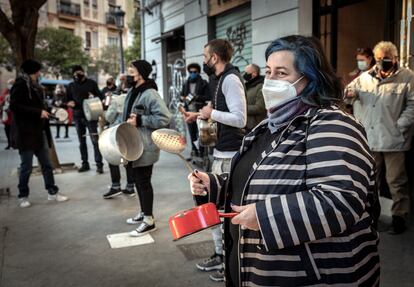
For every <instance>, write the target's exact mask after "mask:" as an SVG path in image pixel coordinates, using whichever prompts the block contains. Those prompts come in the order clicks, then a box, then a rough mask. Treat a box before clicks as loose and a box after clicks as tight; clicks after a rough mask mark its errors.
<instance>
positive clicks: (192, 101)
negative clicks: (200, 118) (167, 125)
mask: <svg viewBox="0 0 414 287" xmlns="http://www.w3.org/2000/svg"><path fill="white" fill-rule="evenodd" d="M187 71H188V73H189V77H188V79H187V81H186V82H185V83H184V85H183V89H182V91H181V100H182V101H183V102H184V104H185V109H186V111H188V112H198V111H199V110H200V109H201V108H203V107H204V106H205V105H206V103H207V101H210V100H211V96H210V92H209V86H208V83H207V81H206V80H204V79H203V78H201V76H200V71H201V67H200V65H199V64H197V63H191V64H189V65H188V66H187ZM187 124H188V131H189V132H190V137H191V147H192V151H191V154H192V156H202V155H203V149H202V147H201V146H200V149H198V148H197V146H196V145H195V144H194V142H195V141H197V138H198V128H197V123H196V122H191V123H187Z"/></svg>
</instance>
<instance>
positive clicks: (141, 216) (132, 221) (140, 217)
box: [126, 212, 144, 225]
mask: <svg viewBox="0 0 414 287" xmlns="http://www.w3.org/2000/svg"><path fill="white" fill-rule="evenodd" d="M143 220H144V213H143V212H138V214H137V215H136V216H135V217H132V218H128V219H127V220H126V223H127V224H131V225H134V224H139V223H141V222H142V221H143Z"/></svg>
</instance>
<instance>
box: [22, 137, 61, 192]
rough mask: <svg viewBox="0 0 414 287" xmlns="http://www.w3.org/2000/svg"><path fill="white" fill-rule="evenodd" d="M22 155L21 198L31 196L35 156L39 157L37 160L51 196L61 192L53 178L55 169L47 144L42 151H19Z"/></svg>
mask: <svg viewBox="0 0 414 287" xmlns="http://www.w3.org/2000/svg"><path fill="white" fill-rule="evenodd" d="M19 154H20V160H21V163H20V175H19V185H18V188H19V198H22V197H28V196H29V178H30V174H31V173H32V167H33V155H35V156H36V157H37V160H38V162H39V164H40V166H41V167H42V175H43V180H44V182H45V188H46V189H47V191H48V192H49V194H51V195H53V194H56V193H57V192H58V191H59V188H58V187H57V186H56V185H55V178H54V176H53V167H52V164H51V163H50V159H49V148H48V147H47V144H45V146H44V147H43V148H41V149H40V150H36V151H33V150H22V151H21V150H19Z"/></svg>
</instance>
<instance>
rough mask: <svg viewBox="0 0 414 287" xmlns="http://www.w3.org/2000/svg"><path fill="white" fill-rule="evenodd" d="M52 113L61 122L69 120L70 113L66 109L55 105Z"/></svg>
mask: <svg viewBox="0 0 414 287" xmlns="http://www.w3.org/2000/svg"><path fill="white" fill-rule="evenodd" d="M51 113H52V115H54V116H55V118H56V121H58V122H59V123H65V124H66V123H67V122H68V118H69V114H68V112H67V111H66V110H65V109H63V108H57V107H53V108H52V110H51Z"/></svg>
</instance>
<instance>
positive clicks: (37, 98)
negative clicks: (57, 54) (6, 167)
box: [10, 59, 68, 208]
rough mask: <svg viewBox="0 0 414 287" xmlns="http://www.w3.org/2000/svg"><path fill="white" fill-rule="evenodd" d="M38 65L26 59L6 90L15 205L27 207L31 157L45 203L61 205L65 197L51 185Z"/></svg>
mask: <svg viewBox="0 0 414 287" xmlns="http://www.w3.org/2000/svg"><path fill="white" fill-rule="evenodd" d="M41 68H42V65H41V64H40V63H39V62H37V61H35V60H31V59H29V60H26V61H24V62H23V64H22V65H21V67H20V75H19V77H17V79H16V81H15V83H14V85H13V87H12V88H11V91H10V109H11V110H12V112H13V117H14V118H13V122H12V127H11V137H12V145H13V147H14V148H16V149H18V150H19V155H20V160H21V162H20V174H19V185H18V189H19V195H18V197H19V205H20V207H22V208H25V207H29V206H30V205H31V203H30V201H29V191H30V190H29V185H28V184H29V178H30V175H31V173H32V167H33V155H35V156H36V157H37V160H38V162H39V163H40V165H41V167H42V175H43V179H44V182H45V187H46V190H47V191H48V193H49V194H48V200H49V201H57V202H62V201H66V200H68V198H67V197H66V196H64V195H62V194H60V193H59V188H58V187H57V186H56V184H55V179H54V176H53V167H52V164H51V162H50V158H49V148H50V147H51V145H52V137H51V133H50V127H49V113H48V112H47V110H46V109H47V107H46V106H45V104H44V97H43V90H42V88H41V87H40V86H39V84H38V79H39V76H40V70H41Z"/></svg>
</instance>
